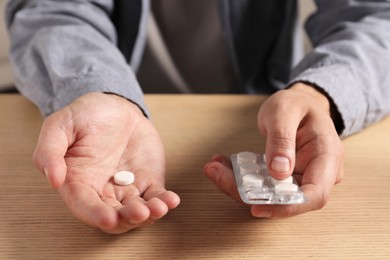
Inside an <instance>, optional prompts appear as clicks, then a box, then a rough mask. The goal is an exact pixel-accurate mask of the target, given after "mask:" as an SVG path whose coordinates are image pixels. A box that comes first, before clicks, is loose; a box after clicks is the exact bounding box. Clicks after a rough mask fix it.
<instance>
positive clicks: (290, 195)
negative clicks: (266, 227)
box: [231, 152, 306, 204]
mask: <svg viewBox="0 0 390 260" xmlns="http://www.w3.org/2000/svg"><path fill="white" fill-rule="evenodd" d="M231 160H232V164H233V171H234V178H235V180H236V184H237V188H238V192H239V193H240V196H241V199H242V201H244V202H245V203H247V204H300V203H305V202H306V198H305V195H304V193H303V192H302V190H301V189H300V188H299V186H298V184H297V182H296V181H295V180H294V178H293V177H292V176H290V177H288V178H286V179H284V180H277V179H274V178H272V177H271V176H270V175H269V173H268V171H267V166H266V163H265V156H264V155H259V154H255V153H252V152H240V153H237V154H232V155H231Z"/></svg>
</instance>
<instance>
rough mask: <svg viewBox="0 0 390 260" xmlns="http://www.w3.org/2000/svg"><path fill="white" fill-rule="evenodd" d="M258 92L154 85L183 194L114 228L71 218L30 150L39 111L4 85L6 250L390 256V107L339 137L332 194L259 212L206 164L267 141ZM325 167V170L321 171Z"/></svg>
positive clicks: (1, 223) (15, 254)
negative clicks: (275, 214)
mask: <svg viewBox="0 0 390 260" xmlns="http://www.w3.org/2000/svg"><path fill="white" fill-rule="evenodd" d="M264 98H265V97H262V96H244V95H180V96H178V95H147V96H146V102H147V104H148V105H149V107H150V110H151V112H152V114H153V122H154V123H155V125H156V127H157V128H158V129H159V131H160V133H161V136H162V139H163V141H164V144H165V147H166V153H167V160H168V165H167V172H168V176H167V186H168V188H170V189H173V190H175V191H176V192H177V193H178V194H179V195H180V196H181V198H182V203H181V205H180V206H179V207H178V208H177V209H175V210H174V211H172V212H170V213H169V214H168V215H167V216H166V217H165V218H164V219H162V220H161V221H159V222H157V223H156V224H154V225H153V226H152V227H150V228H146V229H139V230H135V231H131V232H128V233H126V234H123V235H119V236H114V235H107V234H105V233H102V232H101V231H99V230H96V229H94V228H91V227H89V226H86V225H84V224H82V223H80V222H79V221H78V220H76V219H74V218H73V216H72V215H71V214H70V213H69V212H68V210H67V209H66V208H65V206H64V205H63V202H62V201H61V199H60V198H59V196H58V194H57V192H56V191H55V190H53V189H51V188H50V187H49V185H48V184H47V183H46V180H45V178H43V176H42V175H41V174H40V173H39V172H38V171H37V170H36V169H35V167H34V166H33V164H32V162H31V155H32V152H33V150H34V146H35V142H36V138H37V136H38V134H39V129H40V125H41V123H42V118H41V116H40V114H39V112H38V110H37V109H36V108H35V106H34V105H33V104H32V103H30V102H29V101H27V100H26V99H25V98H23V97H21V96H19V95H1V96H0V124H1V125H0V147H1V149H0V175H1V178H0V188H1V189H0V210H1V211H0V212H1V213H0V214H1V217H0V259H286V258H290V259H308V258H311V259H386V258H387V259H388V258H389V256H390V221H389V219H390V203H389V199H390V189H389V184H390V118H387V119H385V120H383V121H382V122H380V123H378V124H376V125H374V126H372V127H370V128H368V129H366V130H365V131H364V132H362V133H359V134H356V135H354V136H351V137H349V138H347V139H345V140H343V143H344V146H345V151H346V156H345V177H344V180H343V182H342V183H341V184H339V185H338V186H336V187H335V188H334V191H333V194H332V198H331V200H330V201H329V203H328V205H327V206H326V207H325V208H324V209H322V210H319V211H315V212H310V213H307V214H304V215H301V216H297V217H292V218H288V219H277V220H263V219H254V218H252V217H251V216H250V214H249V211H248V209H247V208H246V207H245V206H242V205H239V204H237V203H236V202H234V201H232V200H231V199H230V198H228V197H227V196H225V195H223V194H221V193H220V192H219V191H218V190H217V189H216V188H215V187H214V186H213V185H212V184H211V183H209V181H208V180H207V178H206V177H205V176H204V175H203V173H202V167H203V165H204V163H205V162H207V161H208V159H209V158H210V157H211V156H212V155H213V154H215V153H222V154H225V155H230V154H231V153H234V152H237V151H242V150H252V151H256V152H262V151H263V150H264V144H265V143H264V139H263V138H262V137H261V136H260V135H259V134H258V131H257V126H256V114H257V110H258V108H259V106H260V104H261V102H262V101H263V100H264ZM319 174H320V173H319Z"/></svg>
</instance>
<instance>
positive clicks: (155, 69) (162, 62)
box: [0, 0, 315, 92]
mask: <svg viewBox="0 0 390 260" xmlns="http://www.w3.org/2000/svg"><path fill="white" fill-rule="evenodd" d="M6 2H7V0H0V91H3V92H4V91H7V90H9V89H12V86H13V77H12V71H11V66H10V64H9V61H8V49H9V40H8V35H7V33H6V29H5V22H4V7H5V5H6ZM314 10H315V8H314V4H313V1H312V0H299V14H300V23H301V24H303V23H304V21H305V20H306V18H307V16H308V15H309V14H310V13H312V12H313V11H314ZM154 29H155V28H153V26H149V28H148V44H147V46H146V52H145V53H146V55H145V60H144V61H143V63H142V66H141V69H140V74H139V77H140V80H141V81H142V82H145V83H146V84H161V85H170V84H171V85H174V84H176V83H177V82H175V79H176V78H177V75H175V73H176V72H175V71H174V70H168V69H166V68H169V67H170V66H169V64H167V60H166V59H165V57H166V56H165V55H159V54H158V53H156V50H161V48H160V46H156V45H158V44H159V42H160V41H159V40H158V39H157V40H156V37H157V38H158V35H155V30H154ZM303 37H304V41H305V51H306V52H307V51H309V50H310V48H311V46H310V43H309V41H308V39H307V37H306V35H303ZM160 54H161V53H160ZM156 55H159V56H160V57H156ZM168 62H169V61H168ZM151 73H153V74H151ZM145 75H153V77H150V76H149V77H146V76H145ZM150 80H153V82H150ZM156 82H158V83H156Z"/></svg>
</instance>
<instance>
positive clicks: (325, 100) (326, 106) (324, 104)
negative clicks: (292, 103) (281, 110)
mask: <svg viewBox="0 0 390 260" xmlns="http://www.w3.org/2000/svg"><path fill="white" fill-rule="evenodd" d="M289 89H291V90H294V91H299V92H301V93H305V94H307V95H309V96H310V97H312V98H313V99H314V100H315V102H316V103H317V104H318V105H319V106H320V107H321V108H322V109H323V110H324V111H326V113H327V114H328V115H329V116H330V118H331V119H332V121H333V124H334V126H335V128H336V131H337V133H339V134H341V132H342V131H343V129H344V123H343V120H342V117H341V114H340V112H339V110H338V109H337V107H336V104H335V103H334V102H333V100H332V99H331V97H329V95H328V94H327V93H326V92H325V91H324V90H322V89H321V88H319V87H317V86H316V85H313V84H310V83H304V82H298V83H295V84H293V85H291V86H290V87H289Z"/></svg>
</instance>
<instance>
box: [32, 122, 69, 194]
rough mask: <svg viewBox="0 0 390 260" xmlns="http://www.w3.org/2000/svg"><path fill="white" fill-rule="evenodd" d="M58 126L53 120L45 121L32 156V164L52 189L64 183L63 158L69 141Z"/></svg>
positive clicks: (64, 166) (64, 169)
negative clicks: (43, 175) (42, 174)
mask: <svg viewBox="0 0 390 260" xmlns="http://www.w3.org/2000/svg"><path fill="white" fill-rule="evenodd" d="M60 126H61V123H60V122H58V121H56V119H55V118H50V119H46V121H45V122H44V124H43V125H42V129H41V132H40V135H39V139H38V142H37V146H36V148H35V151H34V155H33V162H34V163H35V165H36V166H37V168H38V169H39V170H40V171H41V172H42V173H44V174H45V176H46V177H47V180H48V182H49V183H50V185H51V186H52V187H54V188H58V187H60V186H61V185H62V184H63V183H64V181H65V177H66V172H67V166H66V163H65V159H64V157H65V154H66V152H67V150H68V146H69V140H68V136H67V134H66V133H65V131H64V130H63V129H62V128H61V127H60Z"/></svg>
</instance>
